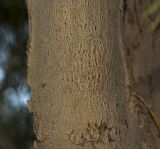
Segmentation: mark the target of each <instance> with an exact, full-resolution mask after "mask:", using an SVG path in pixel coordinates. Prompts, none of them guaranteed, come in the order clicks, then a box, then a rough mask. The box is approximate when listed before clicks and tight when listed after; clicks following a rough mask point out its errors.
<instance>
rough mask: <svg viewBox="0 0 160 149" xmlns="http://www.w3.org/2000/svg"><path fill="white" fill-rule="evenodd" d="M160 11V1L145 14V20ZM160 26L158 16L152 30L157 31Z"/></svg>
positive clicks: (157, 0) (156, 1)
mask: <svg viewBox="0 0 160 149" xmlns="http://www.w3.org/2000/svg"><path fill="white" fill-rule="evenodd" d="M159 10H160V0H155V2H154V3H153V4H151V5H150V6H149V7H148V8H147V9H146V11H145V12H144V13H143V16H144V18H147V17H148V16H150V15H154V14H155V13H158V11H159ZM159 24H160V15H157V14H156V16H155V19H154V20H153V21H152V23H151V28H152V29H153V30H155V29H156V28H157V27H158V25H159Z"/></svg>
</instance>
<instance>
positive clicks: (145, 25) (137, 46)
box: [124, 0, 160, 149]
mask: <svg viewBox="0 0 160 149" xmlns="http://www.w3.org/2000/svg"><path fill="white" fill-rule="evenodd" d="M152 2H154V1H152V0H128V2H127V6H126V8H127V9H126V13H125V18H124V49H125V53H126V60H127V66H128V72H129V81H130V84H131V86H132V88H134V90H135V91H137V92H138V93H140V94H141V95H142V96H143V97H144V99H145V101H146V102H147V103H148V104H150V105H152V109H153V110H154V111H155V112H156V113H157V114H158V115H159V116H160V108H159V105H160V91H159V90H160V58H159V56H160V38H159V37H160V29H159V28H157V29H156V30H152V29H151V28H150V24H151V22H152V21H153V19H154V16H150V17H148V18H147V19H144V18H143V12H144V11H145V10H146V9H147V8H148V7H149V6H150V4H151V3H152ZM136 104H137V105H138V106H140V108H138V121H139V126H140V132H141V135H142V138H143V146H144V148H145V149H158V148H159V147H160V139H159V137H158V133H159V132H158V130H157V129H156V127H155V125H154V122H153V120H152V119H151V117H150V116H149V114H148V112H147V111H146V109H145V108H144V106H143V105H141V104H140V103H138V102H137V103H136ZM137 105H136V107H134V111H136V110H137Z"/></svg>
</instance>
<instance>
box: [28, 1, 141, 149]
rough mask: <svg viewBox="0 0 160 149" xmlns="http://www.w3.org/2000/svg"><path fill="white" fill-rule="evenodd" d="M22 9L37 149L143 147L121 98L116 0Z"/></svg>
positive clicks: (123, 76) (123, 84) (45, 3)
mask: <svg viewBox="0 0 160 149" xmlns="http://www.w3.org/2000/svg"><path fill="white" fill-rule="evenodd" d="M27 4H28V10H29V15H30V43H29V51H28V59H29V61H28V80H29V84H30V86H31V88H32V101H31V102H30V103H29V107H30V110H31V111H32V112H33V116H34V127H35V131H36V135H37V143H36V146H37V148H38V149H45V148H47V149H53V148H54V149H80V148H82V149H93V148H97V149H106V148H109V149H127V148H130V149H138V148H142V146H141V143H140V139H139V133H137V132H138V131H137V130H138V127H137V125H135V123H134V124H131V123H132V122H135V121H136V120H135V119H134V115H132V113H130V112H129V110H128V108H127V107H128V106H127V104H126V100H125V99H127V90H126V72H125V63H124V56H123V44H122V36H121V32H122V14H123V2H122V0H115V1H114V2H113V1H111V0H92V1H91V0H81V1H80V0H74V1H73V0H54V1H51V0H46V1H45V0H43V1H33V0H28V1H27Z"/></svg>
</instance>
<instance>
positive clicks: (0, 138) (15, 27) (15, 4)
mask: <svg viewBox="0 0 160 149" xmlns="http://www.w3.org/2000/svg"><path fill="white" fill-rule="evenodd" d="M27 41H28V16H27V8H26V4H25V1H24V0H0V149H32V148H33V147H32V142H33V139H34V134H33V131H32V114H31V113H29V111H28V109H27V101H28V100H29V99H30V97H31V91H30V89H29V87H28V85H27V83H26V82H27V81H26V71H27V69H26V68H27V56H26V49H27Z"/></svg>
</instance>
